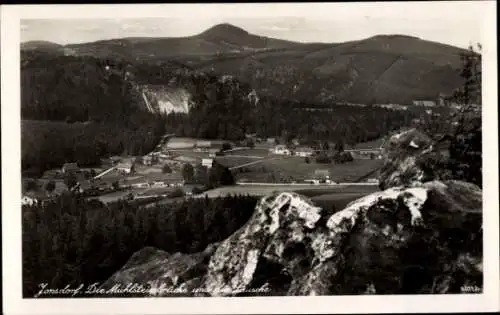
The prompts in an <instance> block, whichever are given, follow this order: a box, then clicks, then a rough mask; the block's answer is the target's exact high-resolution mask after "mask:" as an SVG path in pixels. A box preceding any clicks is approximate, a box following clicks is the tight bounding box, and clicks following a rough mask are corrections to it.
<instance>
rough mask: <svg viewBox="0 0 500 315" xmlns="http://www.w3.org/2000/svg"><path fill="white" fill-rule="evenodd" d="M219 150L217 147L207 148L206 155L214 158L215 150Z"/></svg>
mask: <svg viewBox="0 0 500 315" xmlns="http://www.w3.org/2000/svg"><path fill="white" fill-rule="evenodd" d="M219 151H220V150H219V149H217V148H210V149H208V157H210V158H214V157H216V156H217V152H219Z"/></svg>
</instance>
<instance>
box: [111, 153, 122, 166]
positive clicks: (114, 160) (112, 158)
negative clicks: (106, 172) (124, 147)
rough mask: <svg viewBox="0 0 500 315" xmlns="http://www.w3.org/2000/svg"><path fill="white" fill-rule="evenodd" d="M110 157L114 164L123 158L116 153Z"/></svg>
mask: <svg viewBox="0 0 500 315" xmlns="http://www.w3.org/2000/svg"><path fill="white" fill-rule="evenodd" d="M109 159H110V160H111V163H113V165H115V164H117V163H119V162H120V161H121V160H122V157H121V156H116V155H115V156H112V157H110V158H109Z"/></svg>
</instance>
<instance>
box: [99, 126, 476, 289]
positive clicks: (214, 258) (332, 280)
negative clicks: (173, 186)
mask: <svg viewBox="0 0 500 315" xmlns="http://www.w3.org/2000/svg"><path fill="white" fill-rule="evenodd" d="M426 141H427V138H426V136H425V135H423V134H421V133H418V132H417V131H415V130H411V131H408V132H406V133H404V134H402V135H396V136H393V137H392V138H391V139H390V140H389V146H388V147H387V152H386V157H394V156H393V155H391V154H392V153H394V152H392V151H391V150H396V151H397V150H399V151H401V150H402V148H404V147H405V146H410V147H411V148H415V149H420V150H415V151H411V150H409V149H408V150H406V155H405V156H404V157H402V159H403V160H404V161H405V166H404V167H402V168H395V167H386V168H385V169H384V170H383V172H382V181H383V182H384V185H385V187H384V190H382V191H379V192H375V193H372V194H370V195H367V196H365V197H363V198H360V199H358V200H355V201H353V202H351V203H350V204H348V205H347V206H346V208H345V209H343V210H341V211H339V212H336V213H334V214H333V215H329V214H326V212H325V211H323V209H321V208H320V207H318V206H317V205H315V204H314V203H313V202H312V201H311V200H310V199H308V198H306V197H304V196H301V195H299V194H296V193H291V192H281V193H274V194H270V195H269V196H266V197H263V198H262V199H261V200H260V201H259V202H258V203H257V205H256V207H255V211H254V214H253V216H252V217H251V218H250V219H249V221H248V222H247V223H246V224H245V225H244V226H243V227H241V228H240V229H239V230H238V231H236V232H235V233H234V234H233V235H231V236H230V237H228V238H227V239H226V240H224V241H222V242H221V243H219V244H212V245H210V246H209V247H207V249H206V250H205V251H203V252H200V253H194V254H186V253H175V254H169V253H165V252H163V251H161V250H158V249H155V248H151V247H148V248H144V249H142V250H140V251H139V252H137V253H136V254H134V256H133V257H132V258H131V259H130V260H129V262H128V263H127V264H126V265H125V266H124V267H123V268H122V269H121V270H119V271H118V272H116V273H115V274H114V275H113V276H112V277H111V278H110V279H109V280H108V281H107V282H106V283H105V284H104V285H103V288H105V289H106V288H107V289H109V288H112V287H113V286H117V285H122V286H126V285H127V283H130V282H135V283H143V284H147V286H148V290H147V291H146V293H144V294H143V295H146V296H172V295H179V294H180V295H187V296H248V295H336V294H426V293H434V294H436V293H460V292H461V291H460V290H461V289H460V288H461V287H463V286H476V287H479V288H482V284H483V272H482V255H483V250H482V191H481V189H480V188H479V187H478V186H476V185H474V184H471V183H467V182H462V181H456V180H446V181H445V180H434V179H431V180H426V177H425V176H420V173H419V169H418V165H416V164H415V161H416V160H418V159H419V158H421V157H422V156H423V155H425V154H427V153H428V152H427V151H431V150H432V148H430V149H429V146H426V143H427V142H426ZM400 153H401V152H400ZM412 157H413V158H412ZM409 170H412V171H411V172H410V173H411V175H412V176H402V174H406V173H407V172H409ZM413 175H415V176H413Z"/></svg>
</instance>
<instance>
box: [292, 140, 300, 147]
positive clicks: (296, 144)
mask: <svg viewBox="0 0 500 315" xmlns="http://www.w3.org/2000/svg"><path fill="white" fill-rule="evenodd" d="M291 142H292V144H293V145H294V146H298V145H300V141H299V139H297V138H294V139H292V141H291Z"/></svg>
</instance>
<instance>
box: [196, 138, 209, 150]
mask: <svg viewBox="0 0 500 315" xmlns="http://www.w3.org/2000/svg"><path fill="white" fill-rule="evenodd" d="M211 146H212V142H211V141H204V140H198V141H196V144H195V149H198V150H202V151H205V150H208V149H210V147H211Z"/></svg>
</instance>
